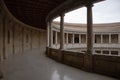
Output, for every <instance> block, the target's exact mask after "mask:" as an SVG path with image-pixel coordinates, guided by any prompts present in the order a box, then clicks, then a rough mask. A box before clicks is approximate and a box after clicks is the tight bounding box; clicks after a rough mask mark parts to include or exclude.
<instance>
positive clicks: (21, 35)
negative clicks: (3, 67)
mask: <svg viewBox="0 0 120 80" xmlns="http://www.w3.org/2000/svg"><path fill="white" fill-rule="evenodd" d="M0 3H1V4H0V61H3V60H4V59H7V58H9V57H12V56H13V55H15V54H23V53H25V51H27V50H32V49H39V50H41V51H44V52H45V49H46V42H47V41H46V40H47V39H46V37H47V32H46V30H42V29H37V28H33V27H31V26H29V25H26V24H24V23H22V22H20V21H18V20H17V19H16V18H15V17H14V16H12V14H11V13H10V12H9V11H8V10H7V8H6V7H5V5H4V4H3V2H2V1H0Z"/></svg>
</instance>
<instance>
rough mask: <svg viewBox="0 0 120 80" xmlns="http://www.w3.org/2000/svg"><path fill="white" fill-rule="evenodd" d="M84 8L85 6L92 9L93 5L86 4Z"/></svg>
mask: <svg viewBox="0 0 120 80" xmlns="http://www.w3.org/2000/svg"><path fill="white" fill-rule="evenodd" d="M85 6H86V7H93V6H94V5H93V3H88V4H86V5H85Z"/></svg>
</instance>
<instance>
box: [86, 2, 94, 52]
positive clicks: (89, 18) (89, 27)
mask: <svg viewBox="0 0 120 80" xmlns="http://www.w3.org/2000/svg"><path fill="white" fill-rule="evenodd" d="M92 6H93V5H92V4H88V5H87V53H88V54H92V53H93V21H92Z"/></svg>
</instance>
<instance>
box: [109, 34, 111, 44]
mask: <svg viewBox="0 0 120 80" xmlns="http://www.w3.org/2000/svg"><path fill="white" fill-rule="evenodd" d="M109 44H111V34H109Z"/></svg>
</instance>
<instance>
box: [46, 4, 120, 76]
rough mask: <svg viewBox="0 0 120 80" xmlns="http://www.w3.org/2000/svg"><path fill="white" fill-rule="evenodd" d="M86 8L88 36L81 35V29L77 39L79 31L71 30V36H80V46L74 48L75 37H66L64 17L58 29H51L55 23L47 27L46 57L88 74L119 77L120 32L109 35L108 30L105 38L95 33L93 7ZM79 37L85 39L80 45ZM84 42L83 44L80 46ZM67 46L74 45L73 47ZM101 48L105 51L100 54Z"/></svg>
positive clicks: (104, 35) (61, 18)
mask: <svg viewBox="0 0 120 80" xmlns="http://www.w3.org/2000/svg"><path fill="white" fill-rule="evenodd" d="M86 8H87V25H86V32H83V33H82V32H81V33H80V31H79V30H80V29H79V30H78V33H80V35H78V34H77V32H76V31H72V30H71V31H69V30H68V32H69V33H70V34H71V33H75V34H77V36H78V37H77V39H78V40H76V43H79V44H74V43H75V35H74V34H71V35H70V36H72V37H69V35H68V34H65V32H66V33H67V31H66V30H65V24H64V15H65V13H64V14H62V15H60V23H59V26H60V27H59V28H57V26H54V25H52V21H50V22H49V23H48V47H47V52H46V54H47V56H48V57H50V58H52V59H54V60H56V61H59V62H61V63H64V64H68V65H70V66H74V67H77V68H80V69H83V70H85V71H90V72H97V73H101V74H105V75H109V76H115V77H119V73H120V56H119V55H120V51H119V49H120V45H119V43H120V39H119V38H120V33H119V31H117V32H116V31H115V32H112V33H110V32H109V30H108V31H107V33H104V30H103V34H102V35H101V33H99V32H98V33H97V32H96V33H94V32H93V23H92V4H89V5H87V6H86ZM53 26H54V27H53ZM73 28H74V26H73ZM53 30H54V32H53ZM73 30H74V29H73ZM57 31H59V33H58V34H59V38H58V36H57V35H58V34H57ZM81 34H82V35H81ZM95 34H97V35H95ZM66 36H67V37H66ZM80 37H83V38H81V39H83V40H81V41H79V40H80ZM94 37H95V38H94ZM68 38H69V39H68ZM70 38H71V39H70ZM99 38H100V40H99ZM113 38H114V39H113ZM81 42H82V43H83V44H81V45H80V43H81ZM65 43H66V44H65ZM68 43H72V45H71V44H68ZM85 43H86V44H85ZM94 43H96V44H94ZM97 43H98V44H97ZM101 43H102V44H101ZM109 43H110V44H109ZM76 45H77V47H76ZM75 47H76V48H82V49H83V50H82V49H80V50H81V52H80V51H73V50H71V48H75ZM67 48H69V49H67ZM94 48H96V50H94ZM101 48H103V50H101ZM111 49H113V50H111ZM82 51H83V52H82ZM96 53H98V54H96ZM102 54H104V55H102ZM111 65H112V66H111ZM108 67H109V68H108Z"/></svg>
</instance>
